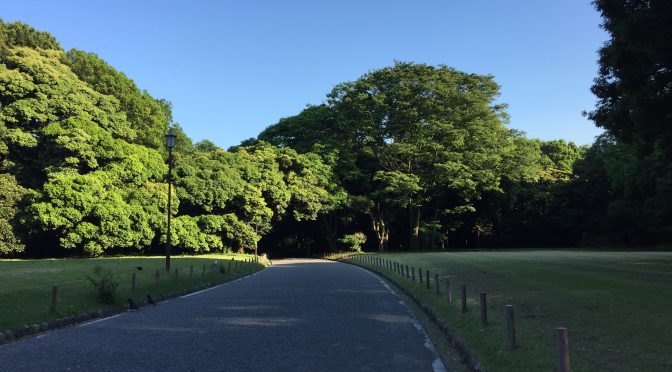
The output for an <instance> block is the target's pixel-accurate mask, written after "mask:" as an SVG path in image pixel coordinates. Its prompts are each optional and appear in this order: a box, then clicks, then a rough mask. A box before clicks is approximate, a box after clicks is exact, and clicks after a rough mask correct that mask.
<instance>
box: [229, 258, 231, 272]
mask: <svg viewBox="0 0 672 372" xmlns="http://www.w3.org/2000/svg"><path fill="white" fill-rule="evenodd" d="M229 274H231V261H229Z"/></svg>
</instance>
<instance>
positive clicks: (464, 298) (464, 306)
mask: <svg viewBox="0 0 672 372" xmlns="http://www.w3.org/2000/svg"><path fill="white" fill-rule="evenodd" d="M466 312H467V286H466V285H465V284H462V313H466Z"/></svg>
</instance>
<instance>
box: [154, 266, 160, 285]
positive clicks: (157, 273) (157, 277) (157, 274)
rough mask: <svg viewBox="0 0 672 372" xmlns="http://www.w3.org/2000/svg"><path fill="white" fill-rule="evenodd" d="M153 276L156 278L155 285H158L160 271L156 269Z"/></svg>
mask: <svg viewBox="0 0 672 372" xmlns="http://www.w3.org/2000/svg"><path fill="white" fill-rule="evenodd" d="M154 277H155V278H156V286H157V287H158V286H159V284H160V283H161V273H160V272H159V270H156V273H155V274H154Z"/></svg>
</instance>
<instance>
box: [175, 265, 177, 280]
mask: <svg viewBox="0 0 672 372" xmlns="http://www.w3.org/2000/svg"><path fill="white" fill-rule="evenodd" d="M175 280H177V267H176V268H175Z"/></svg>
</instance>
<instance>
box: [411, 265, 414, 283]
mask: <svg viewBox="0 0 672 372" xmlns="http://www.w3.org/2000/svg"><path fill="white" fill-rule="evenodd" d="M411 277H412V278H413V281H415V267H411Z"/></svg>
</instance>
